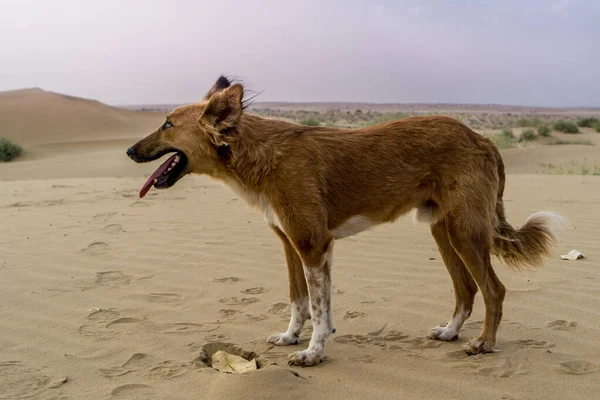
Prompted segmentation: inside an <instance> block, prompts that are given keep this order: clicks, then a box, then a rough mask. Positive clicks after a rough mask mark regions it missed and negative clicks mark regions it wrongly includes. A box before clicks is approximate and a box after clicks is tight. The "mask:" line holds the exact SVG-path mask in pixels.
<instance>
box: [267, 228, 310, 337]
mask: <svg viewBox="0 0 600 400" xmlns="http://www.w3.org/2000/svg"><path fill="white" fill-rule="evenodd" d="M271 228H272V229H273V230H274V231H275V233H276V234H277V236H278V237H279V239H281V243H282V244H283V249H284V251H285V260H286V264H287V269H288V281H289V285H290V307H291V316H290V323H289V325H288V329H287V331H285V332H281V333H275V334H274V335H271V336H269V337H268V338H267V342H269V343H271V344H274V345H276V346H289V345H291V344H298V343H299V341H300V332H302V328H303V327H304V323H305V322H306V320H307V319H309V318H310V307H309V305H308V288H307V286H306V278H305V277H304V269H303V267H302V260H301V259H300V256H299V255H298V252H297V251H296V249H295V248H294V246H292V244H291V243H290V241H289V239H288V237H287V236H286V235H285V233H284V232H283V231H282V230H281V229H279V228H278V227H276V226H274V225H273V226H271Z"/></svg>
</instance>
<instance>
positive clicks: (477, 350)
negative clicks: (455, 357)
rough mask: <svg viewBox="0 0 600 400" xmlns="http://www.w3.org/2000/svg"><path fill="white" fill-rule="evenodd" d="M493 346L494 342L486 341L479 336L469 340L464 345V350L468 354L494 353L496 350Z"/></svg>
mask: <svg viewBox="0 0 600 400" xmlns="http://www.w3.org/2000/svg"><path fill="white" fill-rule="evenodd" d="M494 346H495V343H492V342H490V341H486V340H485V339H483V338H481V337H479V338H477V339H473V340H470V341H469V342H468V343H467V344H466V345H465V347H466V348H465V352H466V353H467V354H468V355H470V356H473V355H475V354H485V353H494V352H495V351H496V350H495V349H494Z"/></svg>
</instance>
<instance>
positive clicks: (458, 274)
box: [429, 219, 477, 341]
mask: <svg viewBox="0 0 600 400" xmlns="http://www.w3.org/2000/svg"><path fill="white" fill-rule="evenodd" d="M431 234H432V235H433V238H434V239H435V242H436V244H437V247H438V250H439V252H440V254H441V256H442V260H443V261H444V264H445V265H446V269H448V273H449V274H450V277H451V278H452V285H453V286H454V297H455V299H456V304H455V307H454V314H453V315H452V319H451V320H450V321H449V322H448V324H446V325H445V326H442V325H440V326H436V327H435V328H433V330H432V331H431V333H430V334H429V338H430V339H435V340H445V341H450V340H456V339H458V335H459V333H460V330H461V328H462V326H463V324H464V322H465V320H466V319H467V318H469V316H470V315H471V310H472V309H473V301H474V299H475V294H476V293H477V284H476V283H475V281H474V280H473V277H472V276H471V274H470V273H469V270H468V269H467V267H466V266H465V264H464V263H463V261H462V260H461V258H460V256H459V255H458V253H456V250H454V247H452V244H451V243H450V238H449V237H448V229H447V228H446V222H445V221H444V220H443V219H442V220H441V221H439V222H436V223H434V224H432V225H431Z"/></svg>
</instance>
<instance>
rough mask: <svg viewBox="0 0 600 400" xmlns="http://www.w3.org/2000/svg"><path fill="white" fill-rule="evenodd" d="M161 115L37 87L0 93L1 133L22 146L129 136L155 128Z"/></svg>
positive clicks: (160, 119) (162, 116)
mask: <svg viewBox="0 0 600 400" xmlns="http://www.w3.org/2000/svg"><path fill="white" fill-rule="evenodd" d="M163 118H164V113H151V112H141V111H130V110H124V109H119V108H114V107H110V106H107V105H106V104H103V103H100V102H98V101H95V100H88V99H82V98H78V97H73V96H66V95H63V94H58V93H53V92H47V91H44V90H41V89H37V88H35V89H25V90H16V91H9V92H0V121H2V124H3V126H2V136H3V137H6V138H8V139H10V140H14V141H15V142H16V143H19V144H20V145H22V146H28V145H39V144H46V143H57V142H59V143H60V142H70V141H82V140H91V139H112V138H119V137H123V136H126V137H128V136H129V137H132V136H136V135H139V134H142V133H145V132H151V131H152V130H154V129H156V128H157V126H158V125H159V124H160V122H161V121H162V119H163Z"/></svg>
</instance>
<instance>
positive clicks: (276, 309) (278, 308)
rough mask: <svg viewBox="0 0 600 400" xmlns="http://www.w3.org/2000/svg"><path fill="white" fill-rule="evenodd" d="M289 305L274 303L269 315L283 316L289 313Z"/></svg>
mask: <svg viewBox="0 0 600 400" xmlns="http://www.w3.org/2000/svg"><path fill="white" fill-rule="evenodd" d="M289 309H290V305H289V304H287V303H275V304H273V306H272V307H271V309H270V310H269V314H283V313H286V314H287V312H289Z"/></svg>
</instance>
